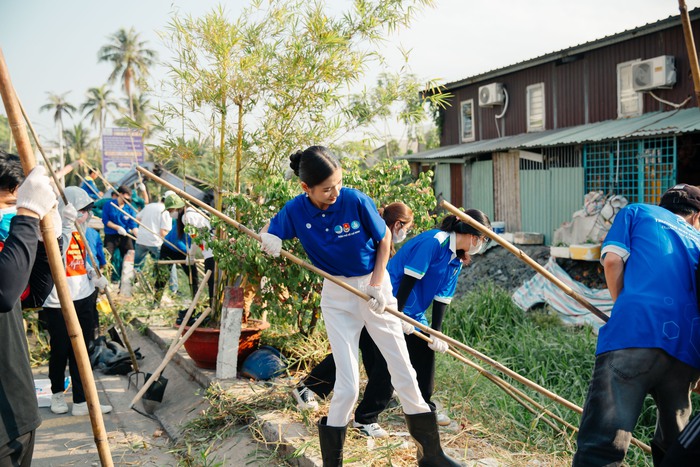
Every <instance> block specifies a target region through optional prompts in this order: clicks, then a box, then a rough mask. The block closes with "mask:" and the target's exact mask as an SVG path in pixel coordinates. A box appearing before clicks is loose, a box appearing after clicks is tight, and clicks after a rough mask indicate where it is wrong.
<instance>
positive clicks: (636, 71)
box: [632, 55, 676, 91]
mask: <svg viewBox="0 0 700 467" xmlns="http://www.w3.org/2000/svg"><path fill="white" fill-rule="evenodd" d="M674 84H676V63H675V60H674V58H673V55H661V56H659V57H654V58H650V59H648V60H642V61H641V62H639V63H633V64H632V88H633V89H634V90H635V91H648V90H651V89H657V88H672V87H673V85H674Z"/></svg>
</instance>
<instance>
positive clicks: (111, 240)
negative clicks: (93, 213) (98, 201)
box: [102, 185, 138, 280]
mask: <svg viewBox="0 0 700 467" xmlns="http://www.w3.org/2000/svg"><path fill="white" fill-rule="evenodd" d="M128 201H131V190H129V188H127V187H126V186H123V185H122V186H120V187H119V188H117V198H116V199H111V200H110V201H109V202H108V203H106V204H105V205H104V207H103V208H102V223H103V224H104V226H105V238H104V245H105V248H106V249H107V251H109V254H110V255H112V256H113V255H114V250H116V249H119V252H120V253H121V257H122V264H123V262H124V259H125V258H126V255H127V253H128V252H129V251H130V250H133V249H134V244H133V242H132V241H131V238H129V237H128V236H127V234H131V235H133V236H138V228H137V225H136V222H134V220H133V219H132V218H131V217H129V216H127V215H126V214H124V213H122V212H120V211H119V209H117V208H116V207H115V205H116V206H119V208H121V209H122V210H123V211H125V212H127V213H128V214H129V215H131V216H132V217H136V212H135V211H134V209H133V208H132V207H131V206H129V204H127V202H128ZM115 276H116V277H121V270H120V271H118V274H113V275H112V280H114V278H115Z"/></svg>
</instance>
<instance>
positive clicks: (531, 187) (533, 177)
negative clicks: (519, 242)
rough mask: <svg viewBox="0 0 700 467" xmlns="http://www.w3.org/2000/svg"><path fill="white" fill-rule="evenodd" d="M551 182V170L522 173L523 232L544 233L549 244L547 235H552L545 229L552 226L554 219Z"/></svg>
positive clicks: (523, 171) (522, 171)
mask: <svg viewBox="0 0 700 467" xmlns="http://www.w3.org/2000/svg"><path fill="white" fill-rule="evenodd" d="M549 182H550V174H549V170H521V171H520V207H521V209H522V211H521V213H522V214H521V216H522V231H523V232H540V233H543V234H544V235H545V240H544V241H545V243H547V234H548V233H549V234H551V232H547V231H546V229H543V228H544V227H545V226H549V225H550V224H551V217H552V216H551V206H550V203H551V201H552V199H551V196H550V183H549ZM543 230H545V231H543Z"/></svg>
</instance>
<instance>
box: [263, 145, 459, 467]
mask: <svg viewBox="0 0 700 467" xmlns="http://www.w3.org/2000/svg"><path fill="white" fill-rule="evenodd" d="M290 161H291V163H290V167H291V168H292V170H293V171H294V173H295V174H296V175H297V176H298V177H299V179H300V180H301V188H302V189H303V190H304V193H303V194H301V195H299V196H297V197H295V198H293V199H292V200H290V201H288V202H287V203H286V204H285V205H284V206H283V207H282V209H281V210H280V211H279V212H278V213H277V214H276V215H275V216H274V217H273V218H272V219H271V220H270V222H269V224H267V225H266V226H265V227H263V229H262V231H261V233H260V237H261V248H262V250H263V251H265V252H266V253H268V254H270V255H272V256H279V254H280V251H281V249H282V239H290V238H294V237H296V238H298V239H299V241H300V242H301V244H302V246H303V247H304V250H305V251H306V253H307V255H308V256H309V259H310V260H311V262H312V263H313V264H314V265H315V266H316V267H318V268H319V269H322V270H323V271H325V272H326V273H328V274H330V275H333V276H335V277H337V278H338V279H340V280H342V281H343V282H345V283H347V284H349V285H351V286H352V287H354V288H356V289H359V290H364V291H365V293H367V295H369V296H370V297H371V299H370V300H369V301H364V300H362V299H361V298H359V297H357V296H356V295H354V294H353V293H351V292H349V291H348V290H346V289H344V288H343V287H341V286H339V285H337V284H336V283H335V282H333V281H330V280H328V279H326V280H325V281H324V283H323V290H322V292H321V312H322V314H323V319H324V321H325V324H326V331H327V332H328V340H329V341H330V344H331V351H332V352H333V358H334V360H335V364H336V382H335V387H334V389H333V397H332V399H331V403H330V408H329V410H328V416H327V417H323V418H321V420H320V421H319V423H318V433H319V442H320V445H321V455H322V458H323V465H324V466H325V467H329V466H341V465H342V464H343V444H344V443H345V434H346V430H347V425H348V423H349V422H350V420H351V418H352V410H353V408H354V406H355V402H357V398H358V394H359V387H360V375H359V365H358V342H359V339H360V332H361V331H362V327H363V326H364V327H366V328H367V332H369V334H370V336H371V337H372V339H373V340H374V342H375V344H376V345H377V347H378V348H379V350H380V351H381V353H382V355H383V356H384V358H385V360H386V361H387V364H388V368H389V373H390V374H391V383H392V385H393V386H394V388H395V389H396V392H397V394H398V396H399V400H400V401H401V405H402V407H403V411H404V413H405V416H406V424H407V426H408V431H409V432H410V433H411V436H412V437H413V439H414V441H415V442H416V444H417V447H418V454H417V460H418V465H419V466H457V465H459V464H458V463H456V462H455V461H453V460H452V459H450V458H449V457H448V456H447V455H445V453H444V452H443V450H442V447H441V446H440V435H439V432H438V428H437V422H436V419H435V413H434V412H432V411H431V410H430V407H429V406H428V404H426V403H425V401H424V400H423V397H422V396H421V394H420V389H419V388H418V383H417V382H416V372H415V370H414V369H413V367H412V366H411V364H410V360H409V356H408V349H407V348H406V341H405V339H404V337H403V331H402V326H401V320H400V319H399V318H397V317H395V316H394V315H392V314H390V313H384V309H385V306H387V305H389V306H392V307H395V306H396V299H395V298H394V297H393V296H392V294H391V281H390V280H389V275H388V274H387V272H386V264H387V261H388V259H389V252H390V249H391V235H389V232H388V227H387V226H386V223H385V222H384V220H383V219H382V217H381V216H380V215H379V212H378V210H377V207H376V205H375V204H374V202H373V201H372V199H371V198H369V197H368V196H367V195H365V194H364V193H362V192H360V191H358V190H354V189H351V188H344V187H343V174H342V170H341V167H340V163H339V162H338V160H337V159H336V158H335V156H334V155H333V154H332V153H331V151H330V150H329V149H327V148H325V147H323V146H311V147H309V148H307V149H306V150H304V151H297V152H296V153H294V154H292V155H291V156H290Z"/></svg>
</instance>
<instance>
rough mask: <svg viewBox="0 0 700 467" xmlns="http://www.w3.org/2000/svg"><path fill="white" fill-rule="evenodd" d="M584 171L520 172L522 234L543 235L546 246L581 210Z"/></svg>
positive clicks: (576, 168) (567, 169)
mask: <svg viewBox="0 0 700 467" xmlns="http://www.w3.org/2000/svg"><path fill="white" fill-rule="evenodd" d="M583 179H584V176H583V168H582V167H575V168H553V169H549V170H521V171H520V201H521V208H522V229H523V231H524V232H540V233H543V234H544V236H545V238H544V241H545V244H550V243H551V241H552V234H553V233H554V231H555V230H556V229H558V228H559V226H561V224H562V223H563V222H567V221H570V220H571V215H572V214H573V213H574V212H575V211H578V210H579V209H581V208H582V207H583Z"/></svg>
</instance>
